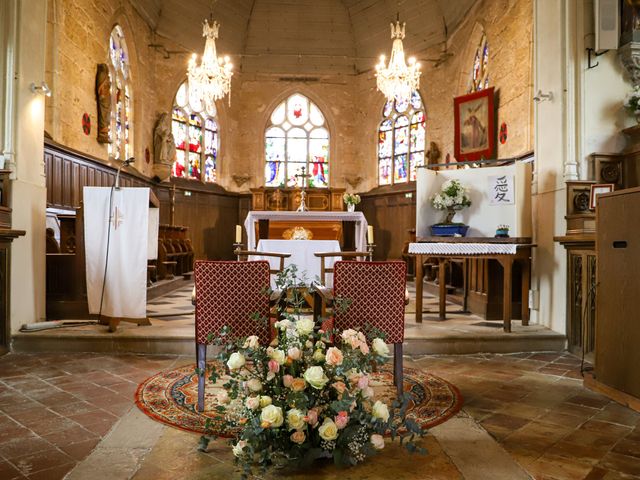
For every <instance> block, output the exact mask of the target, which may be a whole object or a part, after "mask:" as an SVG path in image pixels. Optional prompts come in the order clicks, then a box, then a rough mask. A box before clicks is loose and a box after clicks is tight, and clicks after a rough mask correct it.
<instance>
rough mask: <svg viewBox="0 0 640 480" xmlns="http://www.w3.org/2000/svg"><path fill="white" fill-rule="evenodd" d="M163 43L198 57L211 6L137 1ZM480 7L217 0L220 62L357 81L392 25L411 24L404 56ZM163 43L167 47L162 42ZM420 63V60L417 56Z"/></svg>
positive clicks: (445, 0)
mask: <svg viewBox="0 0 640 480" xmlns="http://www.w3.org/2000/svg"><path fill="white" fill-rule="evenodd" d="M132 2H133V4H134V6H135V8H136V9H137V10H138V12H139V13H140V14H141V15H142V16H143V17H144V18H145V19H146V21H147V22H148V23H149V25H150V26H151V28H152V30H154V31H155V32H156V33H157V34H158V36H159V37H165V38H169V39H172V40H174V41H175V42H177V43H178V44H179V45H181V46H182V47H184V48H185V49H187V50H189V51H193V52H197V53H201V52H202V50H203V47H204V39H203V38H202V21H203V20H204V19H205V18H207V17H209V14H210V13H211V2H210V1H207V0H132ZM475 2H476V0H402V1H395V0H393V1H392V0H218V1H217V2H215V3H214V6H213V17H214V18H215V19H216V20H217V21H218V22H219V23H220V24H221V28H220V39H219V41H218V52H219V54H228V55H230V56H231V57H232V58H233V59H234V63H235V64H236V66H237V67H236V68H238V67H239V69H240V70H241V71H244V72H265V73H292V74H324V73H345V74H353V73H357V72H361V71H366V70H368V69H370V68H372V67H373V66H374V65H375V63H377V58H378V56H379V55H380V54H381V53H385V54H386V55H388V54H389V52H390V49H391V40H390V31H389V24H390V23H391V22H392V21H394V20H395V18H396V14H397V13H399V14H400V20H401V21H405V22H406V23H407V37H406V39H405V49H406V50H407V52H408V53H418V54H419V53H420V52H423V51H424V50H425V49H426V48H428V47H431V46H434V45H438V44H443V42H444V41H445V39H446V33H445V26H446V29H447V30H448V32H449V33H451V32H452V31H453V30H455V28H457V27H458V25H459V24H460V22H461V21H462V20H463V19H464V17H465V15H466V14H467V13H468V11H469V9H470V8H471V6H472V5H473V4H474V3H475ZM158 40H159V42H160V43H161V42H162V39H161V38H159V39H158ZM418 56H419V55H418Z"/></svg>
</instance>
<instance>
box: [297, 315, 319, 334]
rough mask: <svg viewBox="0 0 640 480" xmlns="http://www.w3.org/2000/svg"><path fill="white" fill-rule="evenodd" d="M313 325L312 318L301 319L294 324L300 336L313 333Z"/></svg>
mask: <svg viewBox="0 0 640 480" xmlns="http://www.w3.org/2000/svg"><path fill="white" fill-rule="evenodd" d="M314 326H315V323H314V321H313V319H312V318H301V319H300V320H298V321H297V322H296V330H298V333H299V334H300V335H309V334H310V333H311V332H313V327H314Z"/></svg>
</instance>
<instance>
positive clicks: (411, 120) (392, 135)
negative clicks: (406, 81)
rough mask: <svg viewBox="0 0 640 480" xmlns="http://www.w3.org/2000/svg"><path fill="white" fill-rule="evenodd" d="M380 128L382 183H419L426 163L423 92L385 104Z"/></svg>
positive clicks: (379, 180)
mask: <svg viewBox="0 0 640 480" xmlns="http://www.w3.org/2000/svg"><path fill="white" fill-rule="evenodd" d="M382 117H383V119H382V123H380V128H379V129H378V184H379V185H392V184H394V183H405V182H407V181H411V182H413V181H415V179H416V174H417V167H418V166H420V165H423V164H424V143H425V112H424V107H423V106H422V99H421V98H420V93H418V92H417V91H414V92H413V93H412V94H411V99H410V100H405V99H396V100H390V101H387V103H385V105H384V108H383V110H382Z"/></svg>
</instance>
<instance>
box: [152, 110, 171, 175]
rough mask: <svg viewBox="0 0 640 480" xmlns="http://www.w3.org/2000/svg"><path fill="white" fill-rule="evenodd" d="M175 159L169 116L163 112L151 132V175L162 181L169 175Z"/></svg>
mask: <svg viewBox="0 0 640 480" xmlns="http://www.w3.org/2000/svg"><path fill="white" fill-rule="evenodd" d="M175 159H176V143H175V139H174V138H173V133H172V132H171V115H169V114H168V113H167V112H163V113H161V114H160V116H159V117H158V121H157V122H156V126H155V128H154V130H153V175H154V177H157V179H158V181H161V182H162V181H164V180H166V179H167V178H169V175H171V166H172V165H173V162H175Z"/></svg>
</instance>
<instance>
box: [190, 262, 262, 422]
mask: <svg viewBox="0 0 640 480" xmlns="http://www.w3.org/2000/svg"><path fill="white" fill-rule="evenodd" d="M194 281H195V305H196V315H195V318H196V361H197V366H198V369H199V370H200V371H201V372H204V371H205V369H206V355H207V344H210V343H211V342H210V341H209V335H211V334H212V335H213V336H216V335H218V334H219V333H220V330H221V329H222V327H224V326H229V327H231V337H232V338H240V337H248V336H249V335H257V336H258V337H259V338H260V341H261V342H262V343H264V344H267V343H268V342H269V335H270V328H269V326H268V325H266V324H263V323H260V322H257V321H256V320H252V316H253V315H254V314H256V313H257V314H258V315H260V318H269V313H270V298H269V293H268V289H269V262H267V261H265V260H261V261H256V262H234V261H204V260H198V261H196V262H195V264H194ZM204 382H205V375H204V373H202V374H201V375H199V377H198V411H200V412H201V411H202V410H203V409H204Z"/></svg>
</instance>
